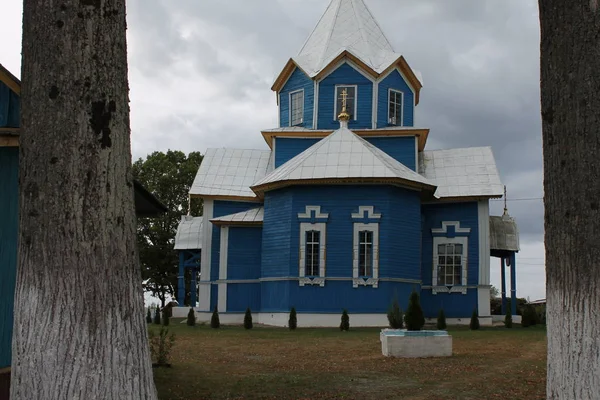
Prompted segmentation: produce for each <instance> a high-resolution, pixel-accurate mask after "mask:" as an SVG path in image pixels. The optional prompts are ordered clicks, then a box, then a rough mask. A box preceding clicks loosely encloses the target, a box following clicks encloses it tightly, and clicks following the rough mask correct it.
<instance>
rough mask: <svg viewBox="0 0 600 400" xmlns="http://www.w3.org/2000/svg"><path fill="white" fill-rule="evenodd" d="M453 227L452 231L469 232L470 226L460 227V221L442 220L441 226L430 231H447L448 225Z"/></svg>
mask: <svg viewBox="0 0 600 400" xmlns="http://www.w3.org/2000/svg"><path fill="white" fill-rule="evenodd" d="M449 226H453V227H454V233H471V228H461V227H460V221H443V222H442V227H441V228H433V229H432V230H431V233H448V227H449Z"/></svg>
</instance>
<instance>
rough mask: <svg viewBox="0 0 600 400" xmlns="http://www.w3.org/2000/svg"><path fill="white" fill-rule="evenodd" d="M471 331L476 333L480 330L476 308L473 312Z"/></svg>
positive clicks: (470, 324)
mask: <svg viewBox="0 0 600 400" xmlns="http://www.w3.org/2000/svg"><path fill="white" fill-rule="evenodd" d="M469 329H471V330H472V331H476V330H477V329H479V315H478V314H477V309H476V308H475V309H474V310H473V314H472V315H471V322H470V323H469Z"/></svg>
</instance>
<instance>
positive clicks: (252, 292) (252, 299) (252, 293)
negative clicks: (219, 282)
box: [227, 282, 261, 313]
mask: <svg viewBox="0 0 600 400" xmlns="http://www.w3.org/2000/svg"><path fill="white" fill-rule="evenodd" d="M260 303H261V301H260V283H258V282H257V283H228V284H227V312H238V313H242V312H245V311H246V308H248V307H250V310H252V312H255V311H260Z"/></svg>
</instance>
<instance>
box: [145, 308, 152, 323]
mask: <svg viewBox="0 0 600 400" xmlns="http://www.w3.org/2000/svg"><path fill="white" fill-rule="evenodd" d="M146 322H147V323H149V324H151V323H152V311H150V307H148V312H147V313H146Z"/></svg>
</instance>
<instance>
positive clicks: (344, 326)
mask: <svg viewBox="0 0 600 400" xmlns="http://www.w3.org/2000/svg"><path fill="white" fill-rule="evenodd" d="M348 329H350V316H349V315H348V310H346V309H344V311H343V312H342V322H341V323H340V331H348Z"/></svg>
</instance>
